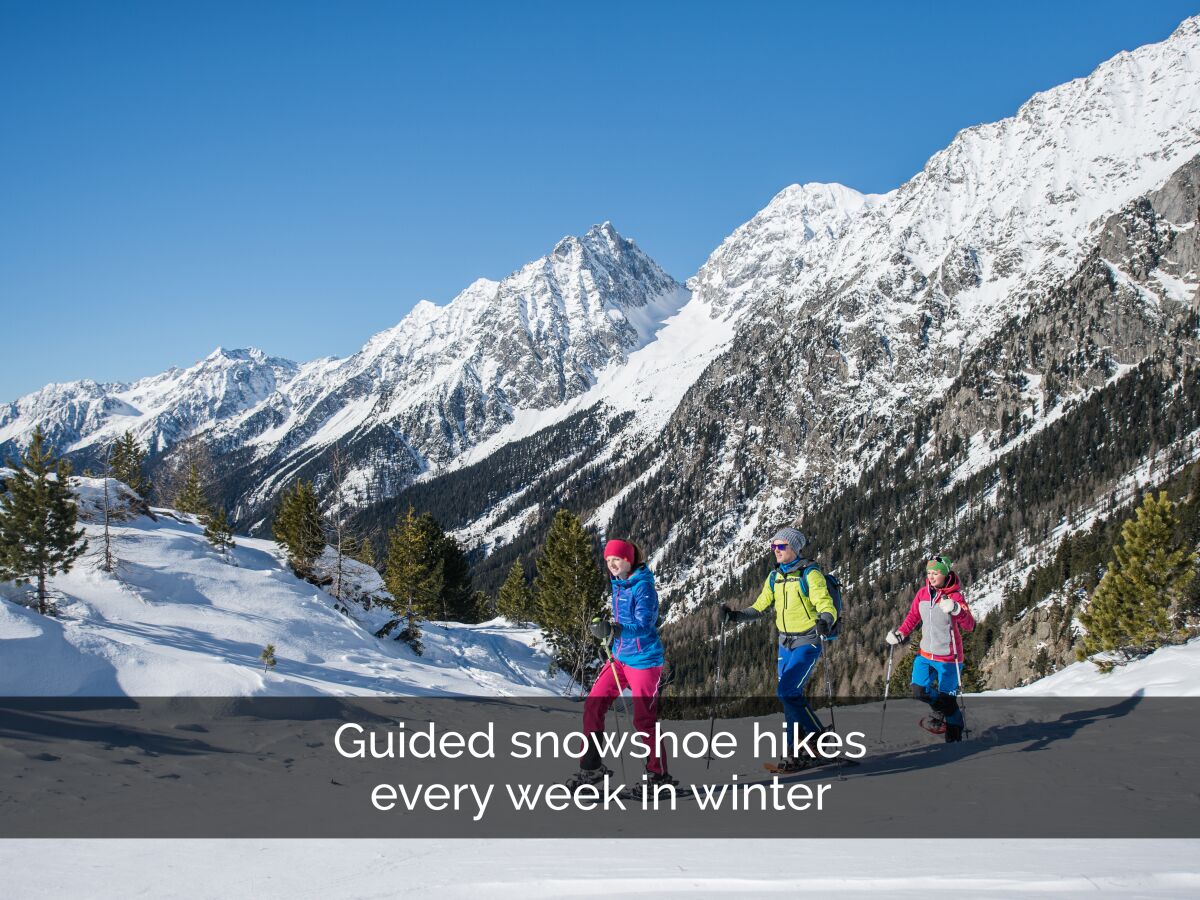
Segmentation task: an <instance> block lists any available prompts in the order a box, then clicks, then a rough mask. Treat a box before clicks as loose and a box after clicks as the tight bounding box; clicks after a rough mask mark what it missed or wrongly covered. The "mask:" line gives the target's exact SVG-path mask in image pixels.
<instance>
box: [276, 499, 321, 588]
mask: <svg viewBox="0 0 1200 900" xmlns="http://www.w3.org/2000/svg"><path fill="white" fill-rule="evenodd" d="M272 533H273V534H274V536H275V540H276V541H277V542H278V543H279V545H280V546H281V547H283V548H284V550H285V551H286V552H287V555H288V562H290V563H291V565H292V568H293V569H294V570H295V572H296V574H297V575H298V576H300V577H301V578H309V577H310V576H311V575H312V570H313V564H314V563H315V562H316V561H317V558H318V557H320V555H321V554H322V553H323V552H324V550H325V535H324V533H323V532H322V530H321V511H320V509H319V508H318V505H317V495H316V492H315V491H314V490H313V485H312V482H311V481H297V482H296V486H295V488H293V489H292V490H291V491H290V492H287V493H284V495H283V496H282V497H280V499H279V508H278V509H277V510H276V512H275V523H274V526H273V528H272Z"/></svg>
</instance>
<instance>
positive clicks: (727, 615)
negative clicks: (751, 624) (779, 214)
mask: <svg viewBox="0 0 1200 900" xmlns="http://www.w3.org/2000/svg"><path fill="white" fill-rule="evenodd" d="M739 618H740V616H739V614H738V611H737V610H736V609H734V608H733V607H731V606H730V605H729V604H728V603H722V604H721V624H722V625H726V624H728V623H730V622H736V621H737V620H738V619H739Z"/></svg>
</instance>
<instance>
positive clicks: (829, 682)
mask: <svg viewBox="0 0 1200 900" xmlns="http://www.w3.org/2000/svg"><path fill="white" fill-rule="evenodd" d="M821 641H822V642H823V644H824V646H823V647H822V648H821V655H822V656H823V657H824V659H823V661H822V662H821V668H822V669H824V670H825V696H826V697H828V698H829V727H830V729H831V730H832V731H833V732H834V733H835V734H836V733H837V718H836V717H835V716H834V715H833V676H832V675H831V674H830V672H829V657H828V656H827V655H826V651H828V649H829V638H821ZM845 766H846V761H845V760H844V759H842V758H841V755H840V754H839V757H838V767H837V770H838V780H839V781H845V780H846V773H845V772H843V771H842V769H844V768H845Z"/></svg>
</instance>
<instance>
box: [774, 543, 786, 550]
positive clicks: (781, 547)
mask: <svg viewBox="0 0 1200 900" xmlns="http://www.w3.org/2000/svg"><path fill="white" fill-rule="evenodd" d="M789 546H790V545H789V544H772V545H771V549H772V550H787V549H788V547H789Z"/></svg>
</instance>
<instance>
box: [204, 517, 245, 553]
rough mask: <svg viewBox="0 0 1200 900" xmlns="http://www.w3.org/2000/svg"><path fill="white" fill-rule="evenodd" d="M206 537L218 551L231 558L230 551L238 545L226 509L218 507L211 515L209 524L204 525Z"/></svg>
mask: <svg viewBox="0 0 1200 900" xmlns="http://www.w3.org/2000/svg"><path fill="white" fill-rule="evenodd" d="M204 537H205V538H206V539H207V540H208V542H209V543H210V544H212V545H213V547H214V548H215V549H216V550H217V552H218V553H220V554H221V555H222V556H223V557H225V558H226V559H228V558H229V551H230V550H232V549H233V548H234V547H236V546H237V545H236V544H235V543H234V542H233V528H232V526H230V524H229V518H228V516H226V515H225V510H224V509H218V510H217V512H216V513H215V514H214V515H212V516H210V517H209V520H208V524H207V525H205V526H204Z"/></svg>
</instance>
